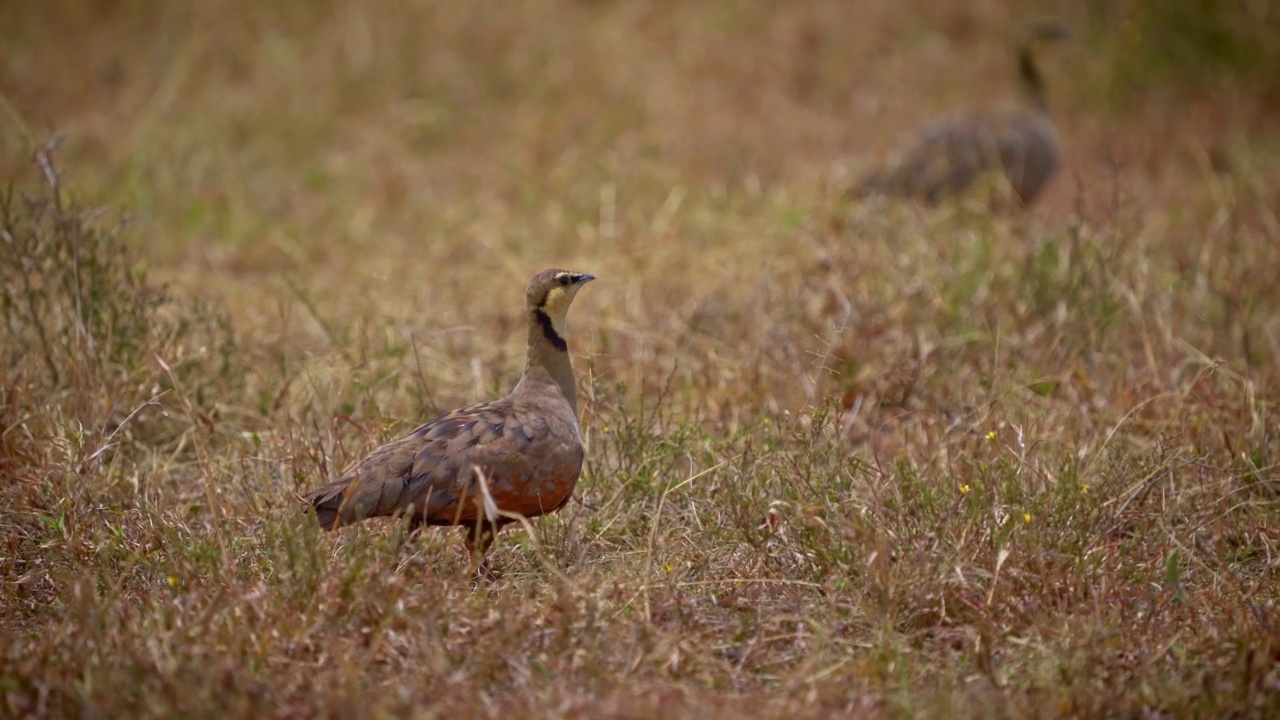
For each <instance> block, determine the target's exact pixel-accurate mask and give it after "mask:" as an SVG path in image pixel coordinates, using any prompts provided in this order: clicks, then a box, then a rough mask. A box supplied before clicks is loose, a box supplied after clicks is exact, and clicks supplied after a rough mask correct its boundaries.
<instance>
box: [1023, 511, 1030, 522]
mask: <svg viewBox="0 0 1280 720" xmlns="http://www.w3.org/2000/svg"><path fill="white" fill-rule="evenodd" d="M1022 522H1024V523H1029V522H1031V513H1024V514H1023V515H1022Z"/></svg>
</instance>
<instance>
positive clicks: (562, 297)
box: [525, 269, 596, 338]
mask: <svg viewBox="0 0 1280 720" xmlns="http://www.w3.org/2000/svg"><path fill="white" fill-rule="evenodd" d="M595 279H596V278H595V276H594V275H592V274H590V273H584V272H574V271H573V270H556V269H552V270H543V271H542V272H540V273H538V274H537V275H534V276H533V277H532V278H531V279H530V280H529V285H528V287H527V288H525V299H526V301H527V302H528V304H529V312H531V313H534V314H535V315H536V314H537V313H542V314H543V315H545V316H546V317H547V320H549V321H550V323H551V327H552V329H553V330H555V332H556V334H557V335H559V336H560V337H561V338H563V337H564V336H565V334H566V332H567V330H568V327H567V324H566V323H565V318H566V317H567V315H568V313H569V305H570V304H571V303H572V302H573V296H574V295H577V294H578V291H579V290H581V289H582V286H583V285H586V284H587V283H589V282H591V281H592V280H595Z"/></svg>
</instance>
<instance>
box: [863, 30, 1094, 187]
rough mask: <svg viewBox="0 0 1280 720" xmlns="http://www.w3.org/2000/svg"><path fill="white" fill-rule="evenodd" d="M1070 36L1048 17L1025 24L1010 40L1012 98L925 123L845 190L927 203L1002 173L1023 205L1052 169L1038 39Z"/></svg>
mask: <svg viewBox="0 0 1280 720" xmlns="http://www.w3.org/2000/svg"><path fill="white" fill-rule="evenodd" d="M1068 37H1070V33H1069V32H1068V30H1067V27H1066V26H1065V25H1064V24H1063V23H1062V22H1061V21H1059V20H1057V19H1055V18H1041V19H1039V20H1037V21H1035V22H1032V23H1030V24H1028V25H1027V26H1026V27H1025V28H1024V29H1023V30H1022V32H1021V33H1020V38H1019V41H1018V43H1017V45H1016V59H1017V68H1018V86H1019V95H1020V98H1019V101H1018V102H1016V103H1014V104H1012V105H1008V106H1003V107H995V108H990V109H985V110H978V111H969V112H964V113H958V114H955V115H951V116H949V117H945V118H942V119H940V120H938V121H935V122H933V123H931V124H929V125H926V126H925V127H924V128H923V129H922V130H921V131H920V133H919V135H920V137H919V140H918V141H917V142H916V144H915V145H914V146H912V147H911V148H909V149H908V150H906V152H904V153H903V154H902V155H901V157H900V158H899V159H898V160H897V161H896V162H894V163H892V164H890V165H889V166H888V167H885V168H880V169H877V170H875V171H873V172H871V173H869V174H867V175H866V176H865V177H864V178H863V179H862V180H861V182H859V184H858V185H857V186H855V188H854V190H853V192H852V193H851V194H853V195H856V196H860V197H864V198H865V197H871V196H875V195H891V196H898V197H907V198H914V199H917V200H920V201H922V202H924V203H926V204H928V205H936V204H938V203H939V202H940V201H942V200H944V199H946V198H948V197H952V196H955V195H958V194H960V193H961V192H963V191H965V190H966V189H968V188H969V186H970V185H972V184H973V183H974V181H975V180H977V179H978V178H979V177H981V176H983V175H985V174H987V173H989V172H994V171H999V172H1001V173H1002V174H1003V175H1004V177H1005V179H1006V180H1007V182H1008V183H1009V186H1010V188H1011V189H1012V190H1013V192H1014V194H1015V195H1016V196H1017V200H1018V201H1019V202H1020V204H1021V205H1022V206H1023V207H1026V206H1029V205H1030V204H1031V203H1033V202H1034V201H1035V199H1036V197H1037V196H1039V195H1040V193H1041V191H1043V190H1044V188H1045V185H1046V184H1047V183H1048V182H1049V180H1050V179H1051V178H1052V177H1053V175H1054V173H1055V172H1056V171H1057V169H1058V165H1059V158H1060V150H1059V146H1058V145H1059V144H1058V133H1057V130H1056V129H1055V128H1054V124H1053V119H1052V118H1051V117H1050V116H1049V106H1048V101H1047V100H1046V97H1045V83H1044V78H1043V76H1042V75H1041V74H1040V70H1039V68H1038V67H1037V66H1036V61H1035V56H1036V52H1037V50H1038V48H1039V46H1040V45H1042V44H1045V43H1047V42H1053V41H1058V40H1065V39H1067V38H1068Z"/></svg>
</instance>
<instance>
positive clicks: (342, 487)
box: [306, 478, 351, 530]
mask: <svg viewBox="0 0 1280 720" xmlns="http://www.w3.org/2000/svg"><path fill="white" fill-rule="evenodd" d="M350 488H351V478H342V479H341V480H335V481H333V482H331V483H329V484H328V485H325V486H324V487H322V488H319V489H317V490H313V491H311V492H309V493H307V495H306V500H307V502H308V503H310V504H311V506H312V507H313V508H315V511H316V520H317V521H319V523H320V527H322V528H324V529H325V530H336V529H337V528H338V525H340V524H341V523H342V516H343V510H344V507H345V506H346V505H347V491H348V490H349V489H350Z"/></svg>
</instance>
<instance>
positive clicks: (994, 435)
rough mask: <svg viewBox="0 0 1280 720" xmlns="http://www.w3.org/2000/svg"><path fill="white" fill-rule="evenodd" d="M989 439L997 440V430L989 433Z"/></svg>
mask: <svg viewBox="0 0 1280 720" xmlns="http://www.w3.org/2000/svg"><path fill="white" fill-rule="evenodd" d="M987 439H988V440H990V441H991V442H995V441H996V431H995V430H992V431H991V432H989V433H987Z"/></svg>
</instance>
